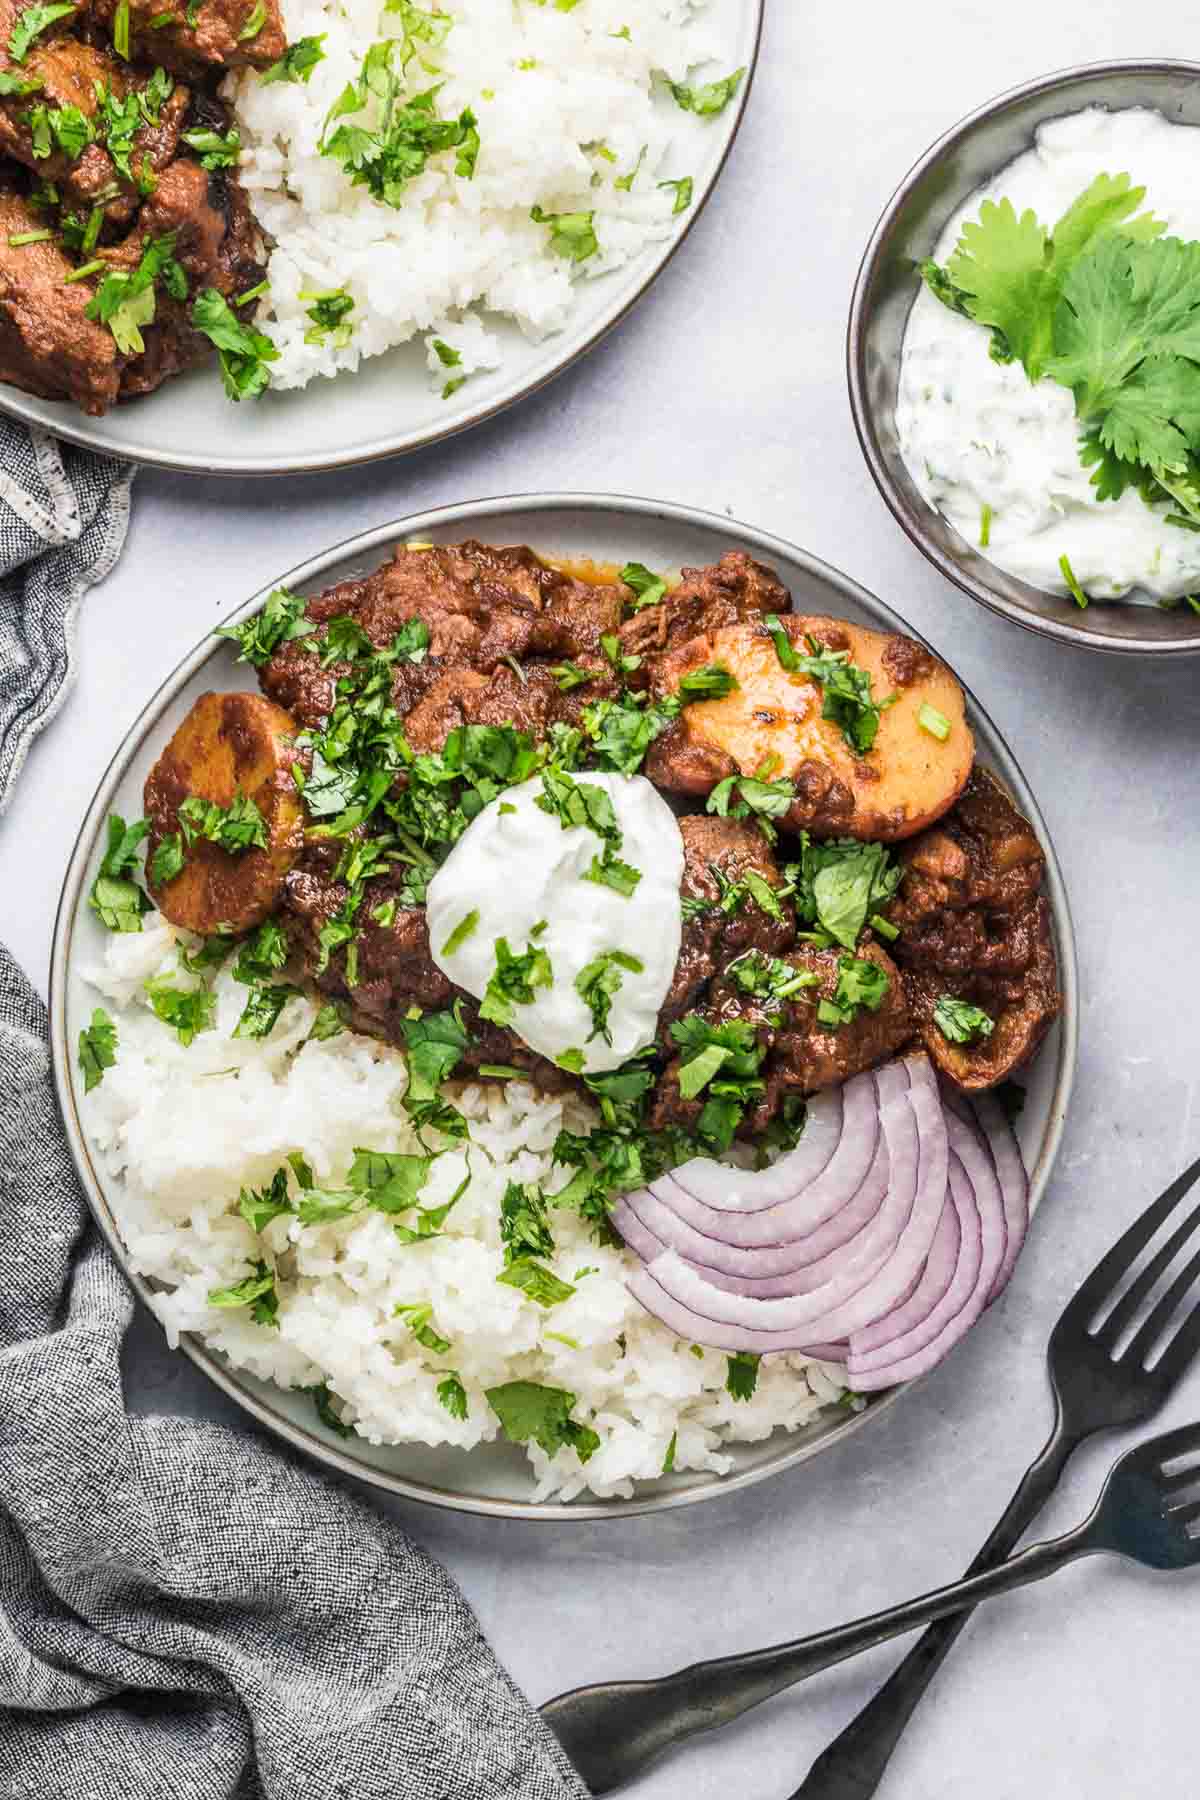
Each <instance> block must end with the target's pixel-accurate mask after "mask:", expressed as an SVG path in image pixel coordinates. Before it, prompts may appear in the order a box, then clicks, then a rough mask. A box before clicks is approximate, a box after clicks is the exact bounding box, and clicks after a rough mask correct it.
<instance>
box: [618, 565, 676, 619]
mask: <svg viewBox="0 0 1200 1800" xmlns="http://www.w3.org/2000/svg"><path fill="white" fill-rule="evenodd" d="M618 579H619V580H620V581H622V582H623V583H624V585H625V586H626V587H627V588H628V589H629V591H630V593H631V594H632V595H633V600H632V602H631V606H632V610H633V611H634V612H640V611H641V610H642V608H643V607H644V606H657V605H658V603H659V601H660V600H661V599H662V598H663V596H664V594H665V593H666V591H667V584H666V581H665V579H664V578H663V576H661V575H655V574H654V572H653V571H652V570H650V569H648V568H647V567H646V565H645V563H639V562H627V563H626V564H625V566H624V568H623V569H622V570H621V573H620V575H619V577H618Z"/></svg>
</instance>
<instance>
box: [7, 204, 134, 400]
mask: <svg viewBox="0 0 1200 1800" xmlns="http://www.w3.org/2000/svg"><path fill="white" fill-rule="evenodd" d="M43 230H45V225H44V222H43V220H42V219H40V218H39V217H38V216H37V214H36V213H34V212H33V210H32V209H31V208H30V206H29V205H28V203H27V202H26V201H25V200H24V199H23V198H22V197H21V195H20V194H18V193H17V192H16V191H15V189H14V188H13V187H12V186H10V185H9V184H8V183H6V182H5V180H4V178H3V176H0V380H2V381H7V382H11V384H12V385H13V386H14V387H18V388H22V389H24V391H25V392H26V393H27V394H38V395H40V396H41V397H42V398H43V399H46V400H74V401H75V402H76V404H77V405H78V406H79V407H81V408H82V410H83V411H84V412H86V413H92V414H97V415H98V414H100V413H103V412H105V411H106V410H107V408H108V407H110V406H111V405H112V404H113V401H114V400H115V399H116V397H117V384H118V380H119V368H118V361H117V351H116V345H115V344H114V342H113V339H112V336H111V334H110V333H109V332H108V331H107V330H106V329H105V328H104V326H102V325H97V324H93V322H92V320H91V319H89V318H87V316H86V313H85V308H86V307H87V304H88V302H89V300H91V298H92V295H93V293H94V291H95V290H94V289H93V288H92V287H91V285H90V284H89V283H88V282H83V281H80V282H74V283H72V284H71V285H69V286H68V285H66V281H67V277H68V276H69V275H70V274H71V272H72V265H71V264H70V263H69V262H68V261H67V259H66V257H65V256H64V255H63V253H62V251H61V250H60V249H59V248H58V246H57V244H55V243H53V242H52V241H51V240H49V239H47V240H44V241H42V242H34V243H24V244H22V243H19V242H18V243H14V242H13V239H14V238H17V239H19V238H20V237H22V236H23V235H24V234H25V233H26V232H35V233H37V232H41V231H43Z"/></svg>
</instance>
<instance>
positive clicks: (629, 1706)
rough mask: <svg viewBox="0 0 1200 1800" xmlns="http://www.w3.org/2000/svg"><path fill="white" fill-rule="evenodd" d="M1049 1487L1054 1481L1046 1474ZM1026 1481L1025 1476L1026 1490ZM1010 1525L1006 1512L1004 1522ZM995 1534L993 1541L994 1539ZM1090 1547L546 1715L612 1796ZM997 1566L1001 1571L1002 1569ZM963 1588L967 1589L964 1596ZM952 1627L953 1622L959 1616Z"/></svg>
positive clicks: (1058, 1547) (1077, 1543) (598, 1786)
mask: <svg viewBox="0 0 1200 1800" xmlns="http://www.w3.org/2000/svg"><path fill="white" fill-rule="evenodd" d="M1041 1460H1042V1459H1041V1458H1039V1464H1040V1462H1041ZM1037 1467H1038V1465H1036V1464H1035V1468H1037ZM1031 1474H1032V1471H1031ZM1044 1479H1047V1480H1049V1474H1048V1473H1047V1475H1046V1476H1045V1477H1044ZM1029 1480H1030V1477H1029V1476H1027V1477H1026V1482H1025V1483H1022V1489H1024V1488H1025V1485H1026V1483H1027V1482H1028V1481H1029ZM1052 1485H1053V1482H1052V1481H1050V1486H1052ZM1048 1491H1049V1488H1047V1489H1046V1492H1048ZM1014 1504H1015V1501H1014ZM1031 1504H1032V1502H1031ZM1009 1510H1010V1512H1011V1511H1012V1508H1011V1507H1010V1509H1009ZM1035 1510H1036V1509H1035ZM1008 1517H1009V1514H1007V1513H1006V1514H1005V1521H1007V1520H1008ZM1003 1522H1004V1521H1002V1523H1003ZM999 1529H1000V1528H999V1527H997V1532H998V1531H999ZM1020 1530H1021V1528H1020V1527H1019V1526H1018V1527H1017V1528H1016V1529H1015V1530H1014V1533H1013V1541H1015V1539H1016V1537H1018V1536H1020ZM996 1535H997V1533H996V1532H994V1533H993V1534H992V1536H993V1539H994V1538H995V1537H996ZM991 1541H992V1540H989V1544H990V1543H991ZM1087 1548H1088V1545H1087V1544H1086V1543H1085V1540H1084V1536H1083V1533H1082V1532H1075V1533H1071V1534H1070V1535H1069V1536H1068V1537H1066V1538H1060V1539H1057V1540H1056V1541H1055V1542H1054V1543H1051V1544H1036V1545H1034V1546H1033V1548H1032V1549H1029V1550H1025V1551H1022V1552H1021V1554H1020V1555H1019V1556H1016V1557H1013V1558H1012V1559H1011V1560H1009V1561H1007V1562H1005V1561H1004V1559H1003V1557H1001V1556H999V1555H997V1557H996V1564H994V1565H992V1566H991V1567H989V1568H988V1569H986V1570H982V1571H980V1572H978V1573H973V1579H971V1578H968V1577H964V1579H963V1581H961V1582H955V1583H954V1584H953V1585H951V1586H949V1587H944V1588H939V1589H938V1590H937V1591H936V1592H935V1593H932V1594H924V1595H921V1596H920V1597H919V1598H918V1599H915V1600H909V1601H905V1602H904V1603H903V1604H901V1605H899V1606H894V1607H890V1608H889V1609H888V1610H887V1611H885V1612H879V1613H873V1614H871V1616H870V1617H868V1618H865V1619H857V1620H855V1621H854V1622H853V1623H851V1624H849V1625H841V1626H838V1627H836V1628H835V1629H833V1630H831V1631H824V1632H820V1633H818V1634H816V1635H815V1636H811V1637H805V1638H799V1639H796V1640H794V1641H793V1642H791V1643H786V1644H773V1645H771V1646H770V1647H769V1648H768V1649H764V1650H754V1651H749V1652H746V1653H743V1654H741V1655H736V1656H726V1657H721V1658H720V1659H719V1660H716V1661H712V1662H700V1663H693V1664H692V1665H691V1666H690V1667H689V1668H686V1669H679V1670H677V1671H676V1672H675V1673H674V1674H673V1675H667V1676H664V1677H662V1678H660V1679H658V1680H655V1681H615V1682H603V1683H598V1684H597V1685H595V1686H593V1687H586V1688H576V1689H574V1690H573V1691H571V1692H570V1693H565V1694H560V1695H558V1696H557V1697H556V1698H555V1699H553V1700H548V1701H547V1702H546V1704H545V1705H544V1706H543V1707H542V1709H541V1710H542V1715H543V1717H544V1718H545V1720H546V1723H547V1724H548V1725H549V1726H550V1728H551V1730H552V1731H553V1732H554V1733H555V1735H556V1737H557V1738H558V1740H559V1742H560V1743H561V1744H562V1746H563V1748H564V1749H565V1750H566V1752H567V1755H568V1756H569V1757H570V1758H571V1760H572V1762H573V1763H574V1764H575V1767H576V1768H577V1769H578V1771H579V1773H580V1774H581V1775H582V1776H583V1779H584V1781H585V1782H586V1784H587V1786H588V1788H589V1789H590V1790H591V1792H592V1793H593V1794H607V1793H610V1792H611V1791H612V1789H613V1788H616V1787H619V1786H621V1785H622V1784H623V1783H624V1782H627V1781H629V1780H631V1779H632V1778H633V1777H634V1776H635V1775H637V1774H638V1773H639V1772H640V1771H641V1769H643V1768H644V1767H645V1765H646V1764H647V1763H648V1762H650V1761H651V1760H652V1759H653V1758H654V1757H655V1756H657V1755H659V1754H660V1753H661V1752H662V1751H663V1750H665V1749H667V1748H668V1746H669V1745H672V1744H677V1743H680V1742H682V1741H683V1740H684V1739H685V1738H689V1737H692V1736H694V1735H695V1734H696V1733H698V1732H702V1731H711V1730H713V1729H714V1728H715V1727H717V1726H720V1725H726V1724H728V1723H729V1721H730V1720H732V1719H736V1718H738V1717H739V1716H740V1715H741V1714H742V1713H744V1712H748V1711H749V1710H750V1708H751V1707H754V1706H758V1705H759V1704H760V1703H761V1702H762V1701H764V1700H767V1699H769V1698H770V1697H771V1695H772V1694H778V1693H780V1692H781V1691H782V1690H783V1689H784V1688H788V1687H793V1686H795V1685H796V1683H798V1682H801V1681H806V1680H807V1679H808V1678H809V1676H811V1675H815V1674H817V1673H818V1672H819V1671H820V1670H822V1669H829V1668H832V1667H833V1666H834V1664H835V1663H840V1662H844V1661H845V1660H846V1659H847V1658H848V1657H851V1656H857V1655H858V1654H859V1653H860V1652H861V1651H863V1650H869V1649H871V1648H872V1647H873V1646H874V1645H876V1644H882V1643H884V1642H886V1641H887V1639H889V1638H893V1637H900V1636H902V1635H903V1634H905V1633H906V1632H909V1631H915V1630H916V1629H917V1628H918V1627H919V1626H921V1625H925V1624H926V1623H928V1621H929V1620H931V1619H942V1618H945V1617H946V1615H947V1614H951V1615H956V1617H961V1616H962V1615H961V1613H960V1612H959V1609H960V1608H961V1607H962V1605H963V1604H964V1601H965V1602H966V1603H967V1604H970V1605H976V1604H978V1602H979V1601H980V1600H984V1599H988V1598H990V1597H991V1596H992V1595H993V1594H999V1593H1004V1592H1006V1591H1007V1590H1008V1589H1009V1588H1013V1587H1019V1586H1023V1585H1024V1584H1025V1583H1026V1582H1030V1581H1039V1580H1041V1579H1042V1578H1043V1577H1044V1576H1046V1575H1050V1574H1052V1573H1053V1572H1054V1570H1055V1569H1057V1568H1060V1567H1061V1566H1062V1564H1063V1563H1064V1562H1067V1561H1069V1560H1071V1558H1072V1557H1074V1556H1077V1555H1080V1554H1083V1553H1085V1551H1086V1549H1087ZM977 1560H978V1559H977ZM1000 1563H1003V1566H1002V1567H1000V1566H996V1565H998V1564H1000ZM964 1586H965V1587H966V1588H967V1590H968V1591H967V1593H966V1594H965V1595H964V1592H963V1589H964ZM950 1622H951V1623H955V1622H956V1621H955V1618H952V1619H951V1621H950ZM913 1703H914V1704H915V1700H914V1702H913Z"/></svg>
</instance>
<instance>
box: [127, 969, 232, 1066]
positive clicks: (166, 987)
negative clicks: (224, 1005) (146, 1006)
mask: <svg viewBox="0 0 1200 1800" xmlns="http://www.w3.org/2000/svg"><path fill="white" fill-rule="evenodd" d="M144 991H145V994H146V998H147V999H148V1000H149V1002H150V1006H151V1009H152V1011H153V1012H154V1015H155V1017H156V1018H159V1019H161V1020H162V1022H163V1024H164V1025H169V1026H170V1027H171V1029H172V1030H173V1031H174V1032H175V1033H176V1035H177V1036H178V1038H179V1042H180V1043H181V1044H182V1045H183V1046H184V1048H185V1049H186V1048H187V1047H188V1045H189V1044H191V1043H192V1041H193V1040H194V1039H195V1038H196V1037H198V1036H199V1034H200V1033H201V1032H202V1031H211V1030H212V1027H213V1024H214V1022H215V1019H216V1011H217V1000H216V995H215V994H214V993H213V992H212V989H211V988H207V987H197V988H180V987H176V986H175V984H174V982H172V981H170V980H168V979H167V977H166V976H162V975H160V976H158V977H156V978H155V979H154V980H153V981H148V982H146V983H145V988H144Z"/></svg>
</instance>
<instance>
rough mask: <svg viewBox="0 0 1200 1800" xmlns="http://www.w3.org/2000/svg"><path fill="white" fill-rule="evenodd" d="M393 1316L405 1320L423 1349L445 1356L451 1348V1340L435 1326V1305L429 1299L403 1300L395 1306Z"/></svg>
mask: <svg viewBox="0 0 1200 1800" xmlns="http://www.w3.org/2000/svg"><path fill="white" fill-rule="evenodd" d="M392 1316H393V1318H396V1319H403V1320H404V1323H405V1324H406V1325H407V1326H408V1329H409V1330H410V1331H411V1332H412V1334H413V1336H414V1337H415V1338H416V1340H417V1342H418V1344H420V1345H421V1347H422V1349H425V1350H432V1351H433V1353H434V1355H435V1356H445V1354H446V1352H447V1351H448V1350H449V1348H450V1340H449V1338H444V1337H442V1336H441V1334H440V1333H439V1332H438V1331H437V1330H436V1329H435V1328H434V1325H433V1307H432V1306H431V1305H430V1304H429V1302H428V1301H423V1302H422V1301H411V1302H409V1303H407V1304H405V1303H403V1302H402V1303H401V1304H400V1305H399V1306H396V1307H393V1309H392Z"/></svg>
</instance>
